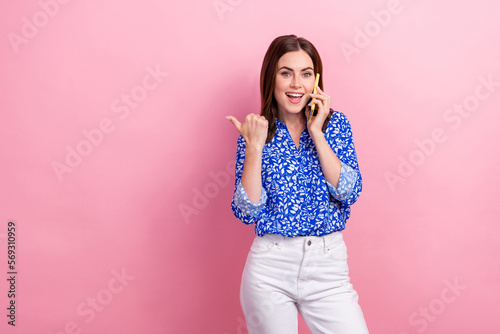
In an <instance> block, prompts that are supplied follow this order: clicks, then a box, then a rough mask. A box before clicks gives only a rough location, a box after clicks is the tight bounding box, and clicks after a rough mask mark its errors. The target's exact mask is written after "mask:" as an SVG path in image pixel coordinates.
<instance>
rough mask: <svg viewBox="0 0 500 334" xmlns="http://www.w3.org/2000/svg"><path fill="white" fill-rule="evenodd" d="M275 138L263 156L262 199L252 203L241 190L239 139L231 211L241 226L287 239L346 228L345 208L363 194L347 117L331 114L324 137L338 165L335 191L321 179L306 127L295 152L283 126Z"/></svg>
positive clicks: (242, 151)
mask: <svg viewBox="0 0 500 334" xmlns="http://www.w3.org/2000/svg"><path fill="white" fill-rule="evenodd" d="M276 128H277V129H276V134H275V135H274V138H273V139H272V140H271V141H270V142H269V143H267V144H266V145H265V146H264V149H263V152H262V195H261V198H260V202H259V203H258V204H255V203H252V202H251V201H250V200H249V198H248V196H247V194H246V192H245V190H244V189H243V187H242V185H241V175H242V173H243V165H244V162H245V147H246V145H245V140H244V139H243V137H242V136H240V137H239V138H238V145H237V151H236V171H235V190H234V196H233V200H232V202H231V209H232V210H233V213H234V215H235V216H236V218H238V219H240V220H241V221H242V222H243V223H245V224H253V223H255V234H257V235H258V236H263V235H264V234H280V235H283V236H287V237H295V236H308V235H310V236H322V235H326V234H329V233H332V232H335V231H341V230H343V229H344V228H345V224H346V221H347V219H348V218H349V216H350V212H351V209H350V206H351V205H352V204H354V202H356V200H357V199H358V197H359V195H360V193H361V189H362V178H361V173H360V172H359V166H358V161H357V158H356V151H355V149H354V142H353V139H352V131H351V126H350V124H349V121H348V119H347V117H346V116H345V115H344V114H343V113H341V112H339V111H335V112H334V113H333V115H332V117H331V119H330V121H329V123H328V126H327V128H326V130H325V138H326V140H327V142H328V143H329V144H330V147H331V148H332V150H333V152H334V153H335V154H336V155H337V157H338V158H339V160H340V162H341V172H340V178H339V183H338V187H337V188H335V187H334V186H333V185H331V184H330V183H328V182H327V181H326V179H325V178H324V176H323V172H322V170H321V166H320V161H319V158H318V154H317V151H316V147H315V145H314V142H313V140H312V138H311V137H310V136H309V132H308V130H307V127H305V129H304V131H302V133H301V135H300V144H299V148H298V149H297V146H296V145H295V143H294V142H293V140H292V137H291V135H290V133H289V132H288V129H287V127H286V125H285V123H283V122H281V121H280V120H276Z"/></svg>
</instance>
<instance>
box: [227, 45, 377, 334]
mask: <svg viewBox="0 0 500 334" xmlns="http://www.w3.org/2000/svg"><path fill="white" fill-rule="evenodd" d="M322 71H323V66H322V63H321V58H320V56H319V54H318V52H317V50H316V48H315V47H314V46H313V45H312V44H311V43H310V42H309V41H307V40H305V39H304V38H297V37H296V36H295V35H288V36H281V37H278V38H276V39H275V40H274V41H273V42H272V43H271V45H270V46H269V49H268V50H267V53H266V55H265V57H264V61H263V64H262V70H261V76H260V89H261V114H260V115H255V114H249V115H248V116H246V118H245V120H244V122H243V123H240V122H239V121H238V120H237V119H236V118H235V117H233V116H228V117H227V118H228V119H229V120H230V121H231V122H232V123H233V124H234V126H235V127H236V129H237V130H238V131H239V133H240V134H241V135H240V137H239V138H238V146H237V158H236V173H235V174H236V175H235V192H234V196H233V200H232V203H231V208H232V210H233V212H234V214H235V216H236V217H237V218H238V219H240V220H241V221H242V222H243V223H245V224H252V223H255V233H256V235H257V236H256V238H255V240H254V242H253V244H252V246H251V250H250V252H249V255H248V258H247V262H246V264H245V270H244V272H243V277H242V282H241V291H240V292H241V294H240V297H241V305H242V308H243V312H244V314H245V318H246V322H247V327H248V331H249V333H259V334H261V333H266V334H267V333H269V334H278V333H283V334H292V333H297V332H298V329H297V327H298V322H297V311H298V312H300V314H301V315H302V317H303V318H304V320H305V322H306V323H307V325H308V327H309V328H310V330H311V331H312V332H313V333H335V334H363V333H368V330H367V328H366V324H365V320H364V317H363V313H362V311H361V308H360V306H359V304H358V295H357V293H356V292H355V291H354V290H353V287H352V285H351V284H350V283H349V276H348V267H347V249H346V247H345V243H344V240H343V238H342V232H341V231H342V230H343V229H344V228H345V223H346V220H347V219H348V218H349V215H350V206H351V205H352V204H353V203H354V202H355V201H356V200H357V199H358V197H359V194H360V193H361V174H360V172H359V167H358V162H357V158H356V153H355V150H354V144H353V140H352V132H351V127H350V125H349V121H348V120H347V118H346V116H345V115H344V114H342V113H340V112H338V111H335V112H334V111H333V110H331V109H330V96H329V95H327V94H326V93H325V92H324V91H323V89H322V88H323V83H322V80H321V78H322V77H323V76H322V74H323V73H322ZM316 73H320V81H319V85H318V86H319V87H318V88H317V91H318V93H317V94H313V89H314V83H315V74H316ZM311 98H312V100H311ZM313 104H315V105H316V107H315V109H316V111H315V113H316V112H317V113H316V115H315V116H311V117H309V113H310V111H311V106H312V105H313Z"/></svg>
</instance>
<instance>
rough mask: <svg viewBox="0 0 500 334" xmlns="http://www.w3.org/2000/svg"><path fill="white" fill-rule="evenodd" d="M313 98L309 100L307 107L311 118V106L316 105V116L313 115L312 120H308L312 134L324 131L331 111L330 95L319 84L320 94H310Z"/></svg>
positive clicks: (308, 126) (307, 114)
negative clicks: (324, 125)
mask: <svg viewBox="0 0 500 334" xmlns="http://www.w3.org/2000/svg"><path fill="white" fill-rule="evenodd" d="M310 96H311V97H312V98H313V100H312V101H311V102H309V104H308V105H307V106H308V107H307V108H306V117H307V118H309V113H310V111H311V106H312V105H313V104H315V105H316V107H315V108H316V109H315V110H314V112H316V113H317V114H316V116H312V117H311V120H309V121H307V129H308V130H309V133H310V134H311V135H313V134H320V133H323V131H322V128H323V123H324V122H325V120H326V118H327V117H328V114H329V113H330V100H331V98H330V95H327V94H325V92H323V90H321V88H319V86H318V94H311V95H310Z"/></svg>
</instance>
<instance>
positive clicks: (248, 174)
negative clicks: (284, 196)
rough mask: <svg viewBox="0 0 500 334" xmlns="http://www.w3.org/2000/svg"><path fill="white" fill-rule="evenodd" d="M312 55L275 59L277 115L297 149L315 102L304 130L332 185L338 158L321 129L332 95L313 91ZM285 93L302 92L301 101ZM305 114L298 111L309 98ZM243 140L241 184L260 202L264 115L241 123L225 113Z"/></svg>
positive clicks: (296, 53)
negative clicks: (310, 117)
mask: <svg viewBox="0 0 500 334" xmlns="http://www.w3.org/2000/svg"><path fill="white" fill-rule="evenodd" d="M313 68H314V66H313V62H312V59H311V57H309V55H308V54H307V53H306V52H305V51H303V50H299V51H293V52H288V53H286V54H284V55H283V56H282V57H281V58H280V59H279V61H278V71H277V73H276V85H275V87H274V96H275V98H276V101H277V102H278V118H279V119H280V120H281V121H282V122H284V123H285V124H286V126H287V129H288V131H289V132H290V135H291V136H292V139H293V141H294V143H295V145H296V146H297V149H298V148H299V139H300V134H301V133H302V131H304V129H305V125H306V119H307V116H308V115H309V110H310V107H311V106H312V105H313V104H316V110H317V111H318V113H317V115H316V116H314V117H312V119H311V120H310V121H307V130H308V131H309V135H310V136H311V138H312V140H313V141H314V144H315V145H316V150H317V152H318V157H319V161H320V164H321V169H322V171H323V175H324V176H325V179H326V180H327V181H328V182H329V183H330V184H332V185H333V186H334V187H337V186H338V181H339V177H340V166H341V165H340V160H339V159H338V158H337V156H336V155H335V153H334V152H333V150H332V149H331V148H330V145H329V144H328V142H327V141H326V139H325V136H324V133H323V131H322V130H321V128H322V126H323V123H324V121H325V119H326V117H327V116H328V113H329V112H330V101H331V98H330V96H329V95H327V94H326V93H325V92H323V91H322V90H321V89H320V88H319V87H318V94H312V92H313V89H314V80H315V74H314V70H313ZM286 92H299V93H304V94H305V95H304V96H303V97H302V99H301V101H300V103H298V104H293V103H291V102H290V101H289V99H288V97H287V96H286V94H285V93H286ZM309 96H310V97H312V98H313V100H312V101H311V102H310V103H309V104H308V105H307V108H306V109H305V113H303V112H301V111H302V109H303V108H304V107H305V105H306V104H307V101H308V100H309V98H308V97H309ZM226 118H228V119H229V120H230V121H231V122H232V123H233V125H234V126H235V127H236V129H237V130H238V132H239V133H240V134H241V135H242V136H243V138H244V139H245V142H246V150H245V163H244V166H243V174H242V176H241V185H242V186H243V189H244V190H245V192H246V193H247V195H248V198H249V199H250V201H251V202H253V203H259V200H260V196H261V194H262V177H261V172H262V150H263V148H264V145H265V143H266V138H267V130H268V126H269V124H268V121H267V119H266V118H265V117H264V116H260V115H257V114H248V115H247V116H246V117H245V120H244V121H243V123H240V122H239V121H238V120H237V119H236V118H235V117H234V116H227V117H226Z"/></svg>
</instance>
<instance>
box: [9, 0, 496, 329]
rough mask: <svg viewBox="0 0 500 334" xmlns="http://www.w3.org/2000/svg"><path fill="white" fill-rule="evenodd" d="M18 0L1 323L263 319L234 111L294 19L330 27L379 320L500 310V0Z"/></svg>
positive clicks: (453, 324)
mask: <svg viewBox="0 0 500 334" xmlns="http://www.w3.org/2000/svg"><path fill="white" fill-rule="evenodd" d="M0 13H1V14H0V15H1V20H0V35H1V36H3V37H2V38H1V39H0V55H1V61H0V73H1V74H0V75H1V80H0V92H1V98H0V110H1V112H0V124H1V127H2V131H0V145H1V148H0V152H1V159H0V166H1V167H0V168H1V173H0V186H1V195H0V196H1V198H0V249H1V253H0V259H2V260H1V261H0V262H1V266H0V267H1V268H2V269H1V274H0V276H1V277H2V279H1V280H0V296H1V297H0V304H1V307H0V309H1V310H2V311H1V314H0V319H2V320H1V323H0V328H1V332H2V333H43V334H48V333H52V334H56V333H57V334H60V333H95V334H101V333H176V334H177V333H205V334H240V333H247V331H246V329H245V328H244V325H243V324H242V319H243V318H242V317H243V316H242V312H241V309H240V306H239V283H240V275H241V271H242V269H243V266H244V261H245V258H246V254H247V251H248V247H249V245H250V243H251V241H252V239H253V227H248V226H245V225H243V224H242V223H240V222H238V221H237V220H236V219H235V218H234V216H233V215H232V213H231V210H230V200H231V196H232V191H233V188H232V183H233V175H232V173H233V166H232V163H233V161H234V156H235V148H236V138H237V133H236V131H235V130H234V128H233V126H232V125H231V124H230V123H229V121H227V120H226V119H225V118H224V116H226V115H228V114H233V115H235V116H237V117H239V118H240V119H243V117H244V116H245V115H246V114H247V113H250V112H258V109H259V91H258V76H259V71H260V64H261V61H262V58H263V56H264V53H265V51H266V49H267V46H268V45H269V43H270V42H271V41H272V40H273V38H274V37H276V36H279V35H282V34H289V33H294V34H297V35H299V36H303V37H306V38H308V39H309V40H310V41H312V42H313V43H314V44H315V45H316V47H317V48H318V50H319V51H320V53H321V55H322V57H323V61H324V63H325V72H324V83H325V91H326V92H327V93H329V94H330V95H331V96H332V99H333V106H334V107H335V109H337V110H341V111H343V112H344V113H345V114H346V115H348V117H349V119H350V121H351V124H352V127H353V130H354V138H355V143H356V148H357V151H358V156H359V162H360V166H361V171H362V173H363V179H364V190H363V193H362V195H361V197H360V200H359V201H358V202H357V203H356V204H355V206H354V207H353V213H352V217H351V219H350V220H349V222H348V224H347V229H346V231H345V238H346V242H347V245H348V247H349V257H350V260H349V261H350V262H349V263H350V269H351V277H352V282H353V284H354V287H355V288H356V289H357V291H358V293H359V295H360V303H361V306H362V308H363V310H364V313H365V316H366V320H367V323H368V326H369V329H370V332H371V333H374V334H379V333H380V334H414V333H426V334H443V333H454V334H461V333H464V334H465V333H482V334H486V333H498V332H499V331H500V323H499V321H498V316H497V312H498V310H499V309H500V301H499V297H500V293H499V284H498V282H499V280H500V266H499V265H498V254H499V253H500V243H499V242H498V235H499V233H500V226H499V224H498V222H499V219H498V217H499V215H500V206H499V205H498V199H499V197H500V191H499V189H500V178H499V177H498V170H499V168H500V156H499V154H498V152H499V151H498V142H499V140H498V125H499V122H500V116H499V111H500V110H499V106H500V63H499V61H498V59H500V44H499V43H498V32H499V31H500V21H499V20H498V16H499V14H500V13H499V8H498V4H497V2H495V1H493V0H490V1H465V2H464V1H462V2H457V1H450V0H436V1H410V0H401V1H397V0H383V1H367V0H364V1H355V2H346V1H342V2H340V1H336V2H334V1H314V2H302V1H276V2H272V3H270V2H269V1H262V0H259V1H257V0H254V1H245V0H215V1H214V0H205V1H200V0H196V1H156V0H152V1H130V0H106V1H68V0H65V1H63V0H57V1H56V0H40V1H15V2H12V1H9V2H7V1H3V2H2V3H1V4H0ZM182 212H184V215H183V214H182ZM9 221H13V222H15V224H16V225H17V230H16V238H17V239H16V240H17V245H16V246H17V248H16V259H17V262H16V268H15V270H16V271H17V276H16V298H15V301H16V327H15V328H13V327H12V326H9V325H7V320H8V318H7V317H6V315H7V313H8V311H7V310H6V308H7V307H8V305H9V304H8V303H9V301H10V300H11V299H9V298H8V297H7V291H8V290H9V286H8V285H7V283H8V282H7V280H6V278H8V275H7V271H8V269H7V223H8V222H9ZM301 326H302V331H301V333H308V331H307V330H306V329H305V327H304V326H303V325H301Z"/></svg>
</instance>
